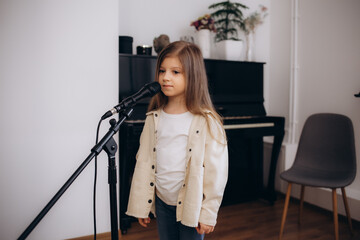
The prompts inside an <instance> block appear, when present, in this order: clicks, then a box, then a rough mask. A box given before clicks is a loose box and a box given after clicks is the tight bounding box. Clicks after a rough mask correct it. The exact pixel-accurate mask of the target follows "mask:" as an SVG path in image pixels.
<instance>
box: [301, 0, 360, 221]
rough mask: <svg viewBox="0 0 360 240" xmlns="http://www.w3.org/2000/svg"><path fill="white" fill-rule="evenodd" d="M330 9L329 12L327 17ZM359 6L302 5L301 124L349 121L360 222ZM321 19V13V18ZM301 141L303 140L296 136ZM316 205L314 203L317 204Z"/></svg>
mask: <svg viewBox="0 0 360 240" xmlns="http://www.w3.org/2000/svg"><path fill="white" fill-rule="evenodd" d="M324 6H326V11H324ZM359 11H360V2H359V1H357V0H345V1H341V2H339V1H336V0H320V1H310V0H302V1H299V16H300V19H299V83H298V93H299V94H298V96H299V99H300V100H299V107H298V113H299V119H298V120H299V124H298V129H297V131H298V133H299V132H300V131H301V127H302V126H303V124H304V122H305V120H306V118H307V117H308V116H309V115H310V114H312V113H316V112H334V113H340V114H344V115H347V116H348V117H350V118H351V120H352V122H353V124H354V131H355V141H356V150H357V158H358V164H357V173H358V174H357V177H356V179H355V181H354V182H353V184H351V185H350V186H349V187H347V194H348V197H350V198H352V199H355V200H357V205H353V206H350V208H351V207H353V209H352V211H353V213H354V215H356V217H357V219H358V220H360V190H359V189H360V164H359V163H360V99H359V98H355V97H354V94H355V93H358V92H359V91H360V71H359V68H360V28H359V27H358V23H360V15H359V14H358V13H359ZM318 13H321V14H320V15H319V14H318ZM297 135H298V136H299V134H297ZM313 202H316V199H314V200H313Z"/></svg>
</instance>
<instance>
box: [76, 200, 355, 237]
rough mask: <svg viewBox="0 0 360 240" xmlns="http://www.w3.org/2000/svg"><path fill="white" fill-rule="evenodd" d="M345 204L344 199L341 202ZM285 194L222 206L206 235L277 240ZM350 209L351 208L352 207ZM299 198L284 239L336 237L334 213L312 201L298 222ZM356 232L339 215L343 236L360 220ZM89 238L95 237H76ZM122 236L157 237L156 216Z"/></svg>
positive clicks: (294, 206)
mask: <svg viewBox="0 0 360 240" xmlns="http://www.w3.org/2000/svg"><path fill="white" fill-rule="evenodd" d="M339 204H342V202H339ZM283 206H284V196H283V195H280V196H279V197H278V200H277V201H276V203H275V204H274V205H272V206H271V205H269V204H268V203H267V202H266V201H262V200H257V201H252V202H247V203H242V204H237V205H231V206H225V207H222V208H220V211H219V216H218V223H217V225H216V227H215V231H214V232H213V233H211V234H208V235H206V236H205V239H206V240H215V239H216V240H238V239H239V240H250V239H251V240H268V239H271V240H274V239H278V235H279V229H280V222H281V216H282V211H283ZM350 210H351V209H350ZM297 217H298V202H297V201H296V200H295V201H294V200H291V202H290V205H289V210H288V216H287V220H286V224H285V230H284V235H283V240H308V239H316V240H328V239H330V240H331V239H334V230H333V219H332V213H331V212H328V211H325V210H321V209H319V208H317V207H314V206H311V205H307V204H305V205H304V212H303V221H302V224H301V225H298V223H297ZM353 228H354V234H353V236H351V234H350V231H349V228H348V225H347V222H346V219H345V218H343V217H340V218H339V234H340V239H341V240H349V239H351V240H355V239H356V240H359V239H360V226H359V222H353ZM76 239H77V240H90V239H93V238H92V237H90V236H89V237H83V238H76ZM120 239H121V240H140V239H141V240H153V239H158V234H157V229H156V220H155V219H153V220H152V221H151V224H150V225H149V226H148V227H147V228H143V227H141V226H140V225H139V224H138V223H137V222H134V223H133V224H132V227H131V228H129V229H128V232H127V234H125V235H121V236H120ZM97 240H110V234H109V233H105V234H100V235H98V237H97Z"/></svg>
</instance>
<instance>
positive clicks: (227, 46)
mask: <svg viewBox="0 0 360 240" xmlns="http://www.w3.org/2000/svg"><path fill="white" fill-rule="evenodd" d="M242 49H243V42H242V41H234V40H224V41H221V42H218V43H216V51H217V55H218V58H219V59H224V60H233V61H240V59H241V52H242Z"/></svg>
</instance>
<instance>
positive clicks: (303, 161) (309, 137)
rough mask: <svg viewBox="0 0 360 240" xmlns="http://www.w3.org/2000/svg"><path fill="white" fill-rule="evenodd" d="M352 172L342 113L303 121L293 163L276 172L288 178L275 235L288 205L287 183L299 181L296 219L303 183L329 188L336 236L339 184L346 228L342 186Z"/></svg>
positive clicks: (350, 133)
mask: <svg viewBox="0 0 360 240" xmlns="http://www.w3.org/2000/svg"><path fill="white" fill-rule="evenodd" d="M355 175H356V156H355V140H354V130H353V125H352V122H351V120H350V119H349V118H348V117H346V116H343V115H339V114H332V113H320V114H314V115H311V116H310V117H309V118H308V119H307V120H306V122H305V125H304V128H303V130H302V133H301V136H300V141H299V146H298V149H297V152H296V157H295V161H294V164H293V165H292V167H291V168H290V169H289V170H286V171H284V172H282V173H281V174H280V177H281V178H282V179H283V180H285V181H287V182H288V188H287V193H286V198H285V205H284V211H283V216H282V220H281V228H280V235H279V239H282V235H283V231H284V225H285V220H286V215H287V209H288V206H289V199H290V194H291V186H292V184H293V183H295V184H300V185H301V196H300V208H299V223H301V217H302V209H303V202H304V190H305V186H311V187H322V188H330V189H332V200H333V215H334V230H335V239H339V230H338V214H337V201H336V189H337V188H341V191H342V196H343V201H344V205H345V210H346V215H347V218H348V222H349V228H350V231H351V233H352V224H351V217H350V211H349V206H348V203H347V197H346V193H345V187H346V186H348V185H349V184H351V183H352V182H353V180H354V178H355Z"/></svg>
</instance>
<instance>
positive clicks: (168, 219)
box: [155, 196, 204, 240]
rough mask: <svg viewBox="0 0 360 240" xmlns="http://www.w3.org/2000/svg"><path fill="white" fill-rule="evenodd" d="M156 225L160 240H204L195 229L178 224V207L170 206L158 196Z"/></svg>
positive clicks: (156, 201)
mask: <svg viewBox="0 0 360 240" xmlns="http://www.w3.org/2000/svg"><path fill="white" fill-rule="evenodd" d="M155 207H156V223H157V228H158V233H159V237H160V240H203V239H204V234H202V235H201V234H198V232H197V231H196V229H195V228H194V227H188V226H185V225H183V224H181V223H180V222H176V206H169V205H167V204H166V203H164V202H163V201H162V200H161V199H160V198H158V197H157V196H156V199H155Z"/></svg>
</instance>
